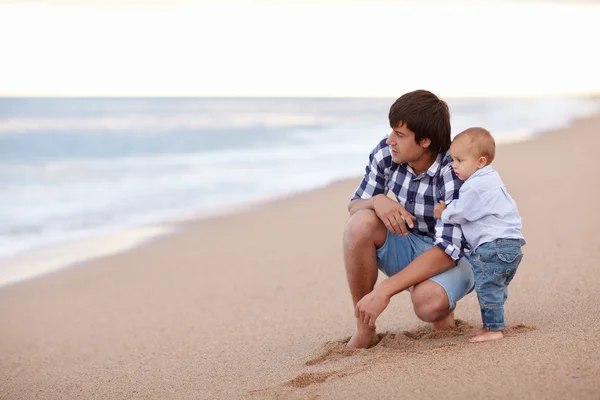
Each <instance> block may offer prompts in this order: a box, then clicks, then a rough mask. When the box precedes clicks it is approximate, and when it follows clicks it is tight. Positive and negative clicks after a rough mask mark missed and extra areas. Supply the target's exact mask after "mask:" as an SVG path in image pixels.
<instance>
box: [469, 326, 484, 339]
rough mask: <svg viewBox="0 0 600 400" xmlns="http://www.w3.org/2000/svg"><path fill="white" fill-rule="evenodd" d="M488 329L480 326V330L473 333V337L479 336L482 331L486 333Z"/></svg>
mask: <svg viewBox="0 0 600 400" xmlns="http://www.w3.org/2000/svg"><path fill="white" fill-rule="evenodd" d="M487 331H488V330H487V329H485V328H479V330H478V331H477V332H475V333H473V334H472V335H471V337H475V336H479V335H481V334H482V333H486V332H487Z"/></svg>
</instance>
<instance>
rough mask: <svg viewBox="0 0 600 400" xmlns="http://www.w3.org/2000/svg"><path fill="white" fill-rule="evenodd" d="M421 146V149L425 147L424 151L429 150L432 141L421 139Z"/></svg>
mask: <svg viewBox="0 0 600 400" xmlns="http://www.w3.org/2000/svg"><path fill="white" fill-rule="evenodd" d="M419 145H420V146H421V147H423V148H424V149H429V146H431V139H429V138H424V139H421V143H419Z"/></svg>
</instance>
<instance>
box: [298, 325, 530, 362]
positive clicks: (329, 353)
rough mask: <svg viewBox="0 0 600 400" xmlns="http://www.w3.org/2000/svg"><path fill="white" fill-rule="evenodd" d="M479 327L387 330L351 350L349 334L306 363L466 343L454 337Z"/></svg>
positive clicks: (515, 331)
mask: <svg viewBox="0 0 600 400" xmlns="http://www.w3.org/2000/svg"><path fill="white" fill-rule="evenodd" d="M478 329H479V328H478V327H475V326H473V325H471V324H469V323H468V322H465V321H463V320H460V319H457V320H456V322H455V327H454V329H452V330H447V331H432V330H431V327H430V326H423V327H420V328H417V329H415V330H413V331H403V332H399V333H394V332H384V333H379V334H377V339H376V340H375V341H374V342H373V345H372V346H371V347H369V348H368V349H351V348H348V347H346V344H347V343H348V341H349V340H350V337H347V338H345V339H343V340H337V341H333V342H328V343H326V344H325V345H324V348H323V349H322V351H321V352H320V354H319V355H318V356H316V357H314V358H311V359H310V360H308V361H306V362H305V365H307V366H312V365H320V364H325V363H330V362H333V361H337V360H340V359H343V358H347V357H352V356H357V355H360V356H368V355H375V354H377V353H381V352H389V351H390V350H391V351H393V352H394V353H396V354H397V353H398V352H401V353H415V354H416V353H422V352H423V351H430V350H436V349H440V348H444V347H452V346H457V345H460V344H462V343H463V342H464V340H460V341H457V340H452V339H453V338H457V337H461V336H468V335H469V334H471V333H474V332H475V331H477V330H478ZM534 329H535V327H531V326H526V325H522V324H521V325H516V326H513V327H508V328H507V329H506V330H505V331H504V333H505V335H506V336H512V335H514V334H518V333H522V332H528V331H531V330H534Z"/></svg>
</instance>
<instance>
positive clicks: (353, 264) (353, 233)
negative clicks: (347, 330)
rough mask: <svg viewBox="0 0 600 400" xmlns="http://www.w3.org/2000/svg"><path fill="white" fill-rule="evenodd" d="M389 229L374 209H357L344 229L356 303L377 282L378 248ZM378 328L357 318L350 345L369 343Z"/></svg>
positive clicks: (349, 283)
mask: <svg viewBox="0 0 600 400" xmlns="http://www.w3.org/2000/svg"><path fill="white" fill-rule="evenodd" d="M386 235H387V230H386V228H385V225H384V224H383V222H381V220H380V219H379V217H377V215H376V214H375V212H374V211H372V210H359V211H357V212H356V213H354V214H353V215H352V216H351V217H350V219H349V220H348V223H347V225H346V230H345V231H344V264H345V266H346V276H347V278H348V285H349V286H350V293H351V294H352V302H353V304H354V306H356V303H358V302H359V301H360V299H362V298H363V297H364V296H365V295H366V294H368V293H370V292H371V291H372V290H373V288H374V287H375V283H376V282H377V249H378V248H379V247H381V246H383V244H384V243H385V239H386ZM374 337H375V329H374V328H370V327H369V325H367V324H365V323H363V322H361V321H359V320H358V319H357V320H356V333H355V334H354V336H352V338H351V339H350V342H348V346H349V347H355V348H365V347H368V346H369V344H370V343H371V341H372V340H373V339H374Z"/></svg>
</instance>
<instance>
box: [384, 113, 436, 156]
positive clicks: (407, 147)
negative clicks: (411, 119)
mask: <svg viewBox="0 0 600 400" xmlns="http://www.w3.org/2000/svg"><path fill="white" fill-rule="evenodd" d="M385 142H386V143H387V144H388V145H389V146H390V150H391V151H392V160H394V162H395V163H396V164H401V163H410V162H415V161H417V160H418V159H419V158H420V157H421V156H422V155H423V153H425V151H426V148H424V147H422V146H421V145H419V144H417V143H415V133H414V132H413V131H411V130H410V129H408V128H407V127H406V125H404V124H402V123H400V124H398V125H397V126H396V127H395V128H394V129H393V130H392V133H390V136H389V137H388V138H387V140H386V141H385Z"/></svg>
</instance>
